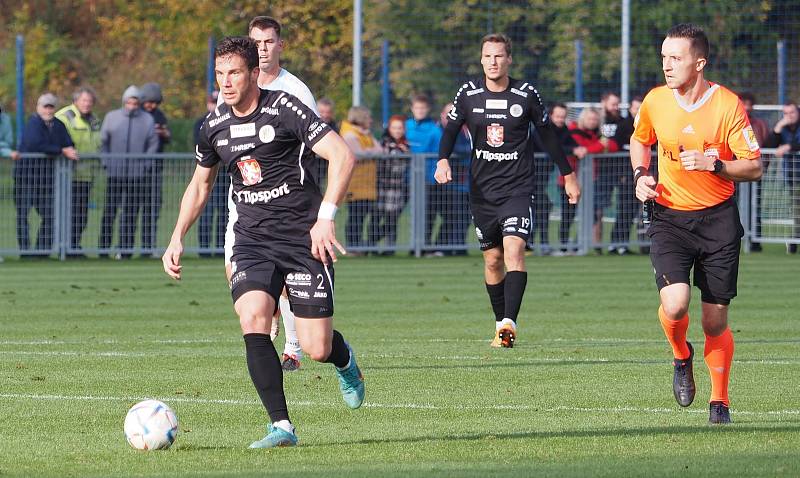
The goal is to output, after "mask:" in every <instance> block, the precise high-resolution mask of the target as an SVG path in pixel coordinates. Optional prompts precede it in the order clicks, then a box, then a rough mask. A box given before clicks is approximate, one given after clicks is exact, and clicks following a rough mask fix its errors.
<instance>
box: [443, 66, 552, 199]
mask: <svg viewBox="0 0 800 478" xmlns="http://www.w3.org/2000/svg"><path fill="white" fill-rule="evenodd" d="M509 80H510V81H509V84H508V88H507V89H506V90H505V91H502V92H492V91H489V90H488V89H487V88H486V85H485V80H484V79H483V78H481V79H479V80H473V81H469V82H467V83H464V84H463V85H462V86H461V88H460V89H459V90H458V93H456V97H455V100H453V109H452V110H450V113H449V114H448V124H447V128H448V129H449V128H458V129H460V128H461V126H462V125H463V124H465V123H466V125H467V129H468V130H469V134H470V137H471V141H472V157H471V164H470V193H471V195H472V196H473V197H474V198H477V199H486V200H489V201H498V200H503V199H506V198H509V197H513V196H524V195H530V194H531V192H532V191H531V190H532V186H531V163H532V158H533V148H534V146H533V144H532V141H531V136H530V125H531V124H533V125H534V126H535V127H537V128H541V127H544V126H547V125H548V124H549V118H548V116H547V110H546V109H545V108H544V106H543V104H542V99H541V97H540V96H539V92H538V91H536V88H534V86H533V85H531V84H530V83H528V82H523V81H521V80H516V79H513V78H509ZM451 123H452V124H453V126H451Z"/></svg>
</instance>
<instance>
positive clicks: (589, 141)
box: [570, 108, 619, 254]
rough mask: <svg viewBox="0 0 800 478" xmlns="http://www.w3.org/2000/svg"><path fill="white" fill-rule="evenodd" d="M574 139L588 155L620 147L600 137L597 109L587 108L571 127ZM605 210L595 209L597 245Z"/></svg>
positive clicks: (595, 168) (595, 175) (610, 151)
mask: <svg viewBox="0 0 800 478" xmlns="http://www.w3.org/2000/svg"><path fill="white" fill-rule="evenodd" d="M570 130H571V131H572V138H573V139H574V140H575V142H576V143H578V145H579V146H583V147H584V148H586V151H587V153H588V154H603V153H616V152H617V151H619V145H617V142H616V141H614V140H613V139H611V138H606V137H601V136H600V112H599V111H598V110H597V109H596V108H585V109H584V110H583V111H581V114H580V116H578V122H577V124H573V125H571V127H570ZM598 161H603V159H602V158H601V159H596V160H595V162H594V178H595V191H597V189H598V188H597V181H596V179H597V171H598V166H597V165H598ZM602 220H603V209H602V208H595V221H594V225H593V226H592V234H593V237H594V242H595V244H599V243H600V242H601V239H602V235H603V221H602ZM595 252H597V253H598V254H602V252H603V251H602V249H601V248H596V249H595Z"/></svg>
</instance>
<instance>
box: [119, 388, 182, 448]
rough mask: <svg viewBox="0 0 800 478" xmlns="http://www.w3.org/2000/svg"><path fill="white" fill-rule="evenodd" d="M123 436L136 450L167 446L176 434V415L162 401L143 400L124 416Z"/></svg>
mask: <svg viewBox="0 0 800 478" xmlns="http://www.w3.org/2000/svg"><path fill="white" fill-rule="evenodd" d="M124 429H125V438H126V439H127V440H128V443H130V445H131V446H132V447H134V448H136V449H137V450H161V449H166V448H169V447H170V445H172V442H174V441H175V435H177V434H178V417H177V416H175V412H173V411H172V409H171V408H169V407H168V406H167V404H165V403H164V402H159V401H158V400H145V401H143V402H139V403H137V404H136V405H134V406H132V407H131V409H130V410H128V415H127V416H126V417H125V427H124Z"/></svg>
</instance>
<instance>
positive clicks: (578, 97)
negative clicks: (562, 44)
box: [575, 40, 583, 103]
mask: <svg viewBox="0 0 800 478" xmlns="http://www.w3.org/2000/svg"><path fill="white" fill-rule="evenodd" d="M575 101H576V102H578V103H580V102H581V101H583V42H582V41H580V40H575Z"/></svg>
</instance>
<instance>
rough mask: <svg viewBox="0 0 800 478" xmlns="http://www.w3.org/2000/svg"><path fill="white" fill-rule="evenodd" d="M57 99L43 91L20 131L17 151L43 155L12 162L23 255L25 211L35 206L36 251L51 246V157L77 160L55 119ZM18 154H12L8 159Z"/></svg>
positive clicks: (27, 245)
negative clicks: (20, 139)
mask: <svg viewBox="0 0 800 478" xmlns="http://www.w3.org/2000/svg"><path fill="white" fill-rule="evenodd" d="M57 104H58V98H56V96H55V95H53V94H52V93H45V94H43V95H42V96H40V97H39V100H38V101H37V102H36V113H34V114H32V115H31V117H30V119H28V123H27V124H26V125H25V129H24V130H23V133H22V142H21V143H20V145H19V152H20V153H41V154H45V155H46V157H44V158H23V159H17V161H16V163H15V164H14V202H15V203H16V206H17V243H18V244H19V249H20V251H22V254H23V255H24V254H25V252H26V251H29V250H30V238H29V232H28V213H29V212H30V210H31V208H35V209H36V212H37V213H38V214H39V217H40V218H41V221H42V222H41V226H39V233H38V235H37V237H36V250H38V251H47V250H48V249H50V248H52V247H53V189H54V187H55V185H54V182H53V177H54V175H55V174H54V173H55V167H54V166H55V161H54V159H55V158H56V157H57V156H59V155H64V156H65V157H67V158H68V159H70V160H73V161H74V160H77V159H78V153H77V152H76V151H75V148H74V145H73V143H72V139H71V138H70V136H69V133H68V132H67V128H65V127H64V124H63V123H61V122H60V121H56V119H55V112H56V105H57ZM15 157H16V158H18V156H16V155H14V156H12V159H15Z"/></svg>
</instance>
